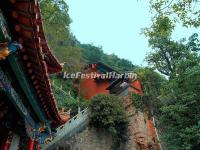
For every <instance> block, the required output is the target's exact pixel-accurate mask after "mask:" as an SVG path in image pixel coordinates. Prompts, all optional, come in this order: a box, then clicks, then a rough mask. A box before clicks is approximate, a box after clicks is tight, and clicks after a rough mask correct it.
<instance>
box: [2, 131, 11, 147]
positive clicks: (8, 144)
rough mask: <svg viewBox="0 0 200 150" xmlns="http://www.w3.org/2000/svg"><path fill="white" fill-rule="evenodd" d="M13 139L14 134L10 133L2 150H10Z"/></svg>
mask: <svg viewBox="0 0 200 150" xmlns="http://www.w3.org/2000/svg"><path fill="white" fill-rule="evenodd" d="M12 138H13V133H12V132H9V133H8V136H7V138H6V139H5V141H4V143H3V145H2V147H1V150H9V149H10V144H11V141H12Z"/></svg>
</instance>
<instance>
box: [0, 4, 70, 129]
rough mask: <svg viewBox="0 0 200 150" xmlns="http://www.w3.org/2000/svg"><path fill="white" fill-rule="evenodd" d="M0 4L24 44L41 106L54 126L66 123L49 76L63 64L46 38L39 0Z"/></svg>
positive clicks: (14, 34)
mask: <svg viewBox="0 0 200 150" xmlns="http://www.w3.org/2000/svg"><path fill="white" fill-rule="evenodd" d="M0 7H1V10H2V12H3V14H4V16H5V18H6V20H7V24H8V26H9V29H10V33H11V36H12V39H13V40H14V41H16V42H18V43H20V44H21V45H22V46H23V48H22V49H21V50H20V55H21V60H22V61H23V63H24V66H25V71H26V74H27V76H28V78H29V79H30V81H31V83H32V84H33V86H34V89H35V91H36V93H37V98H38V100H39V102H40V103H41V106H42V109H43V110H44V112H45V113H46V115H47V117H48V119H49V120H50V121H52V123H53V124H54V125H55V126H57V125H60V124H63V123H64V122H65V121H66V119H65V117H62V116H61V115H60V114H59V112H58V109H57V105H56V102H55V99H54V95H53V92H52V89H51V83H50V80H49V76H48V74H52V73H57V72H60V71H61V70H62V67H61V65H60V64H59V62H58V60H57V59H56V58H55V57H54V55H53V54H52V52H51V50H50V49H49V47H48V44H47V41H46V39H45V36H44V31H43V25H42V18H41V13H40V9H39V4H38V1H37V0H5V1H2V2H1V6H0Z"/></svg>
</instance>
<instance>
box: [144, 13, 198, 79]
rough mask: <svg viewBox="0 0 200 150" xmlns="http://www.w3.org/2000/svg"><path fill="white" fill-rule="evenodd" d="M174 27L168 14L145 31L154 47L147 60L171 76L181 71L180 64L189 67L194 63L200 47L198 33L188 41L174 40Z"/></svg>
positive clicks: (159, 18) (161, 71)
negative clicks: (172, 37)
mask: <svg viewBox="0 0 200 150" xmlns="http://www.w3.org/2000/svg"><path fill="white" fill-rule="evenodd" d="M173 28H174V24H173V22H172V21H171V20H170V19H169V18H168V17H167V16H160V17H158V18H157V19H156V21H155V22H154V23H153V25H152V26H151V27H150V28H149V29H146V30H145V31H144V34H145V35H146V36H147V37H149V45H150V46H151V48H152V49H153V51H152V52H150V53H149V54H148V55H147V57H146V60H147V62H148V63H149V65H151V66H153V67H154V68H156V69H157V70H158V71H159V72H160V73H162V74H164V75H166V76H169V77H170V78H173V77H175V76H177V75H179V74H180V73H181V72H180V67H178V66H180V65H182V64H185V67H186V68H188V67H190V66H191V65H194V63H195V62H197V61H196V60H197V55H198V54H197V52H198V51H199V48H200V47H199V46H200V45H199V44H200V43H199V41H198V35H197V34H194V35H192V36H191V37H190V38H189V40H188V42H187V43H185V42H186V40H180V41H174V40H172V39H171V33H172V31H173ZM186 62H187V63H186ZM186 64H187V65H186ZM178 68H179V69H178ZM186 68H185V69H186Z"/></svg>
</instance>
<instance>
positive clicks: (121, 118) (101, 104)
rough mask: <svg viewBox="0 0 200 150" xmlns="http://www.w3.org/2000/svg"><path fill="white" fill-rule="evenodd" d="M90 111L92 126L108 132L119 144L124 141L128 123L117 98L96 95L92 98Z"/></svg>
mask: <svg viewBox="0 0 200 150" xmlns="http://www.w3.org/2000/svg"><path fill="white" fill-rule="evenodd" d="M90 109H91V123H92V125H94V126H95V127H97V128H102V129H105V130H106V131H108V132H110V133H111V134H112V135H114V136H115V137H117V139H118V140H119V141H120V142H124V141H126V139H127V129H128V121H127V118H126V115H125V112H124V109H123V107H122V105H121V103H120V100H119V98H118V97H116V96H113V95H97V96H95V97H93V98H92V100H91V104H90Z"/></svg>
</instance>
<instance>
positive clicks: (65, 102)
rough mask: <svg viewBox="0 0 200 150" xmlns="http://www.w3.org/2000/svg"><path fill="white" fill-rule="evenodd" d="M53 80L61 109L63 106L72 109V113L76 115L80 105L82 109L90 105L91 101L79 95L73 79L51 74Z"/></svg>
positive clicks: (53, 87) (56, 97) (55, 94)
mask: <svg viewBox="0 0 200 150" xmlns="http://www.w3.org/2000/svg"><path fill="white" fill-rule="evenodd" d="M51 80H52V81H53V82H54V85H53V86H52V89H53V92H54V96H55V99H56V102H57V106H58V109H59V110H61V109H62V108H65V110H69V109H71V114H70V115H71V116H74V115H76V114H77V113H78V107H80V108H81V109H84V108H86V107H88V105H89V102H88V101H86V100H85V99H83V98H81V97H78V96H77V91H76V90H75V88H74V86H73V81H72V80H71V79H68V80H64V79H62V77H59V76H51ZM61 87H62V88H61Z"/></svg>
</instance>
